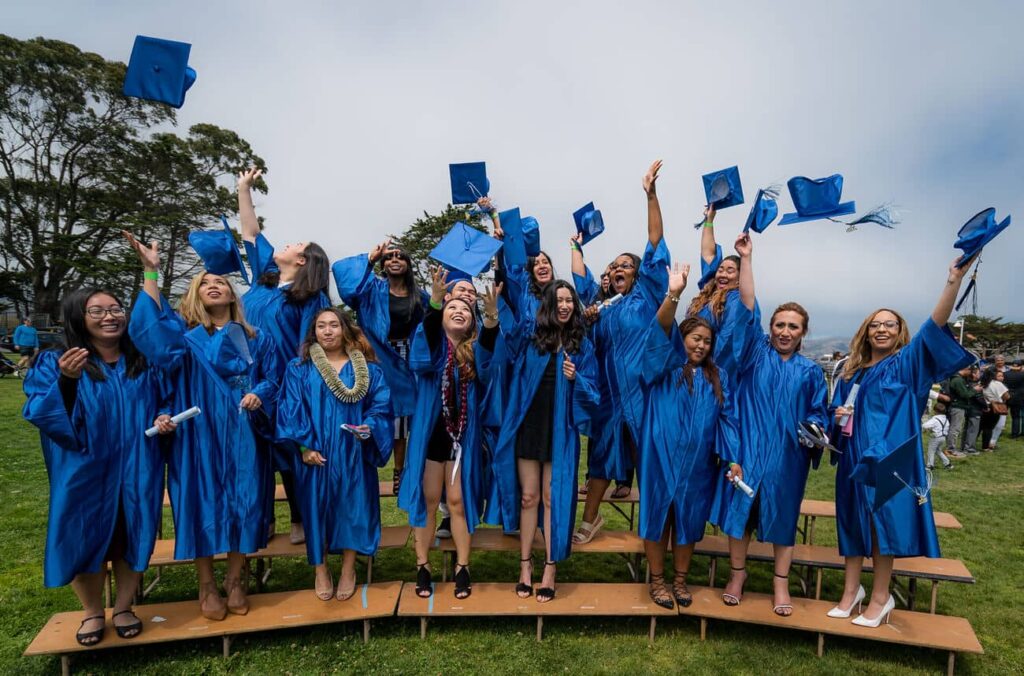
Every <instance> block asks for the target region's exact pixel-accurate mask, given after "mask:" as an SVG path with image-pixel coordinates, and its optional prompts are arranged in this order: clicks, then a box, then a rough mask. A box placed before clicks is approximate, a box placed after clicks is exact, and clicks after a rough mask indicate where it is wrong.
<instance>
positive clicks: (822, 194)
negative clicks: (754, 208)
mask: <svg viewBox="0 0 1024 676" xmlns="http://www.w3.org/2000/svg"><path fill="white" fill-rule="evenodd" d="M786 185H787V187H788V188H789V196H790V197H791V198H792V199H793V206H794V207H796V213H790V214H784V215H783V216H782V220H780V221H779V225H790V224H792V223H804V222H806V221H817V220H821V219H826V220H829V221H834V222H836V223H842V224H843V225H845V226H846V231H847V232H853V231H854V230H856V229H857V226H858V225H863V224H865V223H875V224H876V225H880V226H882V227H883V228H889V229H892V228H894V227H895V226H896V224H897V223H899V222H900V220H899V214H898V213H897V211H896V209H895V208H894V206H893V205H892V204H881V205H879V206H877V207H875V208H873V209H871V210H870V211H868V212H867V213H865V214H864V215H863V216H860V217H858V218H855V219H854V220H852V221H843V220H840V219H839V216H849V215H850V214H852V213H855V212H856V211H857V203H856V202H854V201H853V200H851V201H849V202H842V201H841V198H842V196H843V176H842V174H832V175H831V176H826V177H825V178H807V177H806V176H794V177H793V178H791V179H789V181H787V182H786Z"/></svg>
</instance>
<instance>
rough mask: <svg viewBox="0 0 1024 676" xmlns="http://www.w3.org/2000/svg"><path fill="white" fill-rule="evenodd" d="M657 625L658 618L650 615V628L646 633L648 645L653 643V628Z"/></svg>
mask: <svg viewBox="0 0 1024 676" xmlns="http://www.w3.org/2000/svg"><path fill="white" fill-rule="evenodd" d="M657 624H658V618H657V617H655V616H654V615H651V628H650V629H649V630H648V631H647V642H648V643H650V644H653V643H654V628H655V626H657Z"/></svg>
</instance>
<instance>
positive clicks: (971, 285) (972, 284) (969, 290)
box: [953, 260, 981, 315]
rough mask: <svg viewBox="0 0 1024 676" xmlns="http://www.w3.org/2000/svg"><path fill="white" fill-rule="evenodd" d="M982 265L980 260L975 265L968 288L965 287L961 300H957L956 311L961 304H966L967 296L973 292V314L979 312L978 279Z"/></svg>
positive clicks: (954, 309)
mask: <svg viewBox="0 0 1024 676" xmlns="http://www.w3.org/2000/svg"><path fill="white" fill-rule="evenodd" d="M979 267H981V261H980V260H979V261H978V262H977V264H975V266H974V272H973V273H971V281H970V282H969V283H968V284H967V288H966V289H964V292H963V294H962V295H961V296H960V300H958V301H957V302H956V307H954V308H953V311H954V312H959V311H960V306H961V305H963V304H964V301H965V300H967V297H968V296H970V295H971V293H972V292H973V294H974V299H973V300H972V301H971V306H972V308H973V309H972V311H971V314H975V315H976V314H978V292H977V285H976V282H977V280H978V268H979Z"/></svg>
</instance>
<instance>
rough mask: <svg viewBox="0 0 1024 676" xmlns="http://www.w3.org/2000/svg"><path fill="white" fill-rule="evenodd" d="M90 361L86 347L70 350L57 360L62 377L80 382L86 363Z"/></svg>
mask: <svg viewBox="0 0 1024 676" xmlns="http://www.w3.org/2000/svg"><path fill="white" fill-rule="evenodd" d="M88 359H89V350H87V349H85V348H84V347H72V348H68V349H67V350H66V351H65V352H64V354H62V355H61V356H60V359H58V360H57V367H58V368H59V369H60V372H61V375H64V376H67V377H68V378H72V379H74V380H78V379H79V378H81V377H82V369H83V368H85V362H86V360H88Z"/></svg>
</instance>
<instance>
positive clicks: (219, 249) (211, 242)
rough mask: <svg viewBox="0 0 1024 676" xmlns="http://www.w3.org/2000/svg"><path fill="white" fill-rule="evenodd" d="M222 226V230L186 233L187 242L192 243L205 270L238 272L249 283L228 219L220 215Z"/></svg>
mask: <svg viewBox="0 0 1024 676" xmlns="http://www.w3.org/2000/svg"><path fill="white" fill-rule="evenodd" d="M220 222H221V224H222V225H223V226H224V229H223V230H197V231H195V232H190V233H189V234H188V243H189V244H191V245H192V248H193V249H195V252H196V253H197V254H198V255H199V258H200V259H202V261H203V267H205V268H206V271H207V272H212V273H213V274H215V275H228V274H231V273H232V272H238V273H240V274H241V275H242V279H243V280H244V281H245V283H246V284H249V274H248V273H247V272H246V271H245V265H244V264H243V263H242V254H240V253H239V252H238V244H237V243H236V242H235V233H234V232H232V230H231V226H230V225H228V219H226V218H225V217H224V216H221V217H220Z"/></svg>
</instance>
